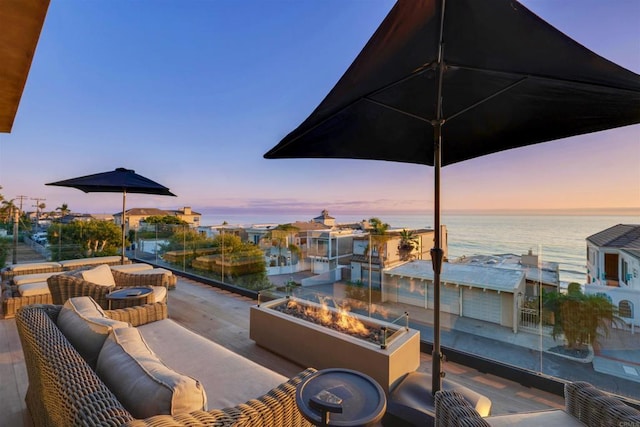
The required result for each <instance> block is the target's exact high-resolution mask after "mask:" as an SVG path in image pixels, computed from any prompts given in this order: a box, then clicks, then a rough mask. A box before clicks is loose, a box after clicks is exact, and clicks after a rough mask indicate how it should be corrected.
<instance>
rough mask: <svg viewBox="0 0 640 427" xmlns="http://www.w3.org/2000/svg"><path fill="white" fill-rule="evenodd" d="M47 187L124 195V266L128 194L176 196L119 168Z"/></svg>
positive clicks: (147, 180) (160, 186)
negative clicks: (55, 186) (54, 186)
mask: <svg viewBox="0 0 640 427" xmlns="http://www.w3.org/2000/svg"><path fill="white" fill-rule="evenodd" d="M46 185H57V186H60V187H73V188H77V189H78V190H82V191H84V192H85V193H122V255H121V262H122V263H123V264H124V248H125V243H124V242H125V236H124V225H125V212H126V208H125V206H126V200H127V193H141V194H156V195H160V196H175V194H173V193H172V192H171V191H169V189H168V188H167V187H165V186H163V185H160V184H158V183H157V182H155V181H152V180H150V179H149V178H145V177H144V176H142V175H138V174H137V173H135V171H133V170H131V169H125V168H117V169H116V170H113V171H109V172H102V173H96V174H93V175H86V176H81V177H78V178H71V179H66V180H64V181H57V182H50V183H48V184H46Z"/></svg>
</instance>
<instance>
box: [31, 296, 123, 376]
mask: <svg viewBox="0 0 640 427" xmlns="http://www.w3.org/2000/svg"><path fill="white" fill-rule="evenodd" d="M24 286H28V285H24ZM57 324H58V328H59V329H60V330H61V331H62V333H63V334H64V335H65V336H66V337H67V339H68V340H69V342H70V343H71V344H72V345H73V346H74V347H75V349H76V350H77V351H78V353H80V355H81V356H82V357H83V358H84V359H85V360H86V361H87V363H88V364H89V366H91V367H92V368H94V369H95V366H96V361H97V360H98V354H99V353H100V349H101V348H102V345H103V344H104V341H105V340H106V339H107V336H108V335H109V332H111V330H112V329H113V328H126V327H128V326H129V324H128V323H127V322H120V321H118V320H112V319H109V318H108V317H106V316H105V314H104V311H102V308H101V307H100V306H99V305H98V304H97V303H96V302H95V301H94V300H93V298H91V297H75V298H69V299H68V300H67V301H66V302H65V303H64V305H63V306H62V310H60V314H59V315H58V323H57Z"/></svg>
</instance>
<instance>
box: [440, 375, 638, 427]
mask: <svg viewBox="0 0 640 427" xmlns="http://www.w3.org/2000/svg"><path fill="white" fill-rule="evenodd" d="M564 398H565V409H564V411H561V410H548V411H533V412H522V413H512V414H507V415H496V416H490V417H485V418H483V417H481V416H480V414H479V413H478V412H477V411H476V410H475V409H474V408H473V407H472V406H471V405H470V404H469V403H468V402H467V400H466V399H464V398H463V396H462V395H461V394H460V393H458V392H456V391H443V390H440V391H438V392H436V396H435V409H436V425H437V426H438V427H490V426H492V425H500V426H505V425H530V426H533V425H535V426H542V425H578V424H579V425H586V426H589V427H601V426H626V425H629V426H632V425H633V426H635V425H640V411H638V410H637V409H635V408H633V407H631V406H629V405H626V404H625V403H624V402H623V401H622V400H621V399H619V398H616V397H614V396H612V395H610V394H608V393H605V392H604V391H602V390H599V389H597V388H595V387H594V386H592V385H591V384H589V383H586V382H583V381H577V382H573V383H566V384H565V387H564Z"/></svg>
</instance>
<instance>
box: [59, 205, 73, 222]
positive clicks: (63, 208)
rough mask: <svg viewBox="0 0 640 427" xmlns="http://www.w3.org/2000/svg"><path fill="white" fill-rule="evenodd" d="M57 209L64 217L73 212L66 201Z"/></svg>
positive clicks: (61, 216)
mask: <svg viewBox="0 0 640 427" xmlns="http://www.w3.org/2000/svg"><path fill="white" fill-rule="evenodd" d="M56 210H57V211H58V212H59V215H60V218H64V217H65V216H67V215H69V214H70V213H71V209H69V205H67V204H66V203H63V204H62V205H61V206H58V207H57V208H56Z"/></svg>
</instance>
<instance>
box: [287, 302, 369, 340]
mask: <svg viewBox="0 0 640 427" xmlns="http://www.w3.org/2000/svg"><path fill="white" fill-rule="evenodd" d="M287 309H289V310H294V311H298V312H301V313H303V315H304V316H305V317H307V318H309V319H314V320H315V321H316V322H317V323H319V324H321V325H323V326H326V327H333V328H335V329H338V330H341V331H344V332H347V333H349V334H352V335H360V336H363V337H364V336H368V335H370V333H371V332H370V331H369V328H367V327H366V326H365V324H364V323H362V322H361V321H360V320H359V319H357V318H356V317H355V316H352V315H351V313H350V312H349V310H350V308H349V306H346V305H343V306H340V305H338V304H336V309H335V311H334V310H331V309H329V306H328V304H327V301H326V298H323V299H321V300H320V306H319V307H316V306H310V305H301V304H298V303H297V302H296V301H294V300H289V302H288V303H287Z"/></svg>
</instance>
